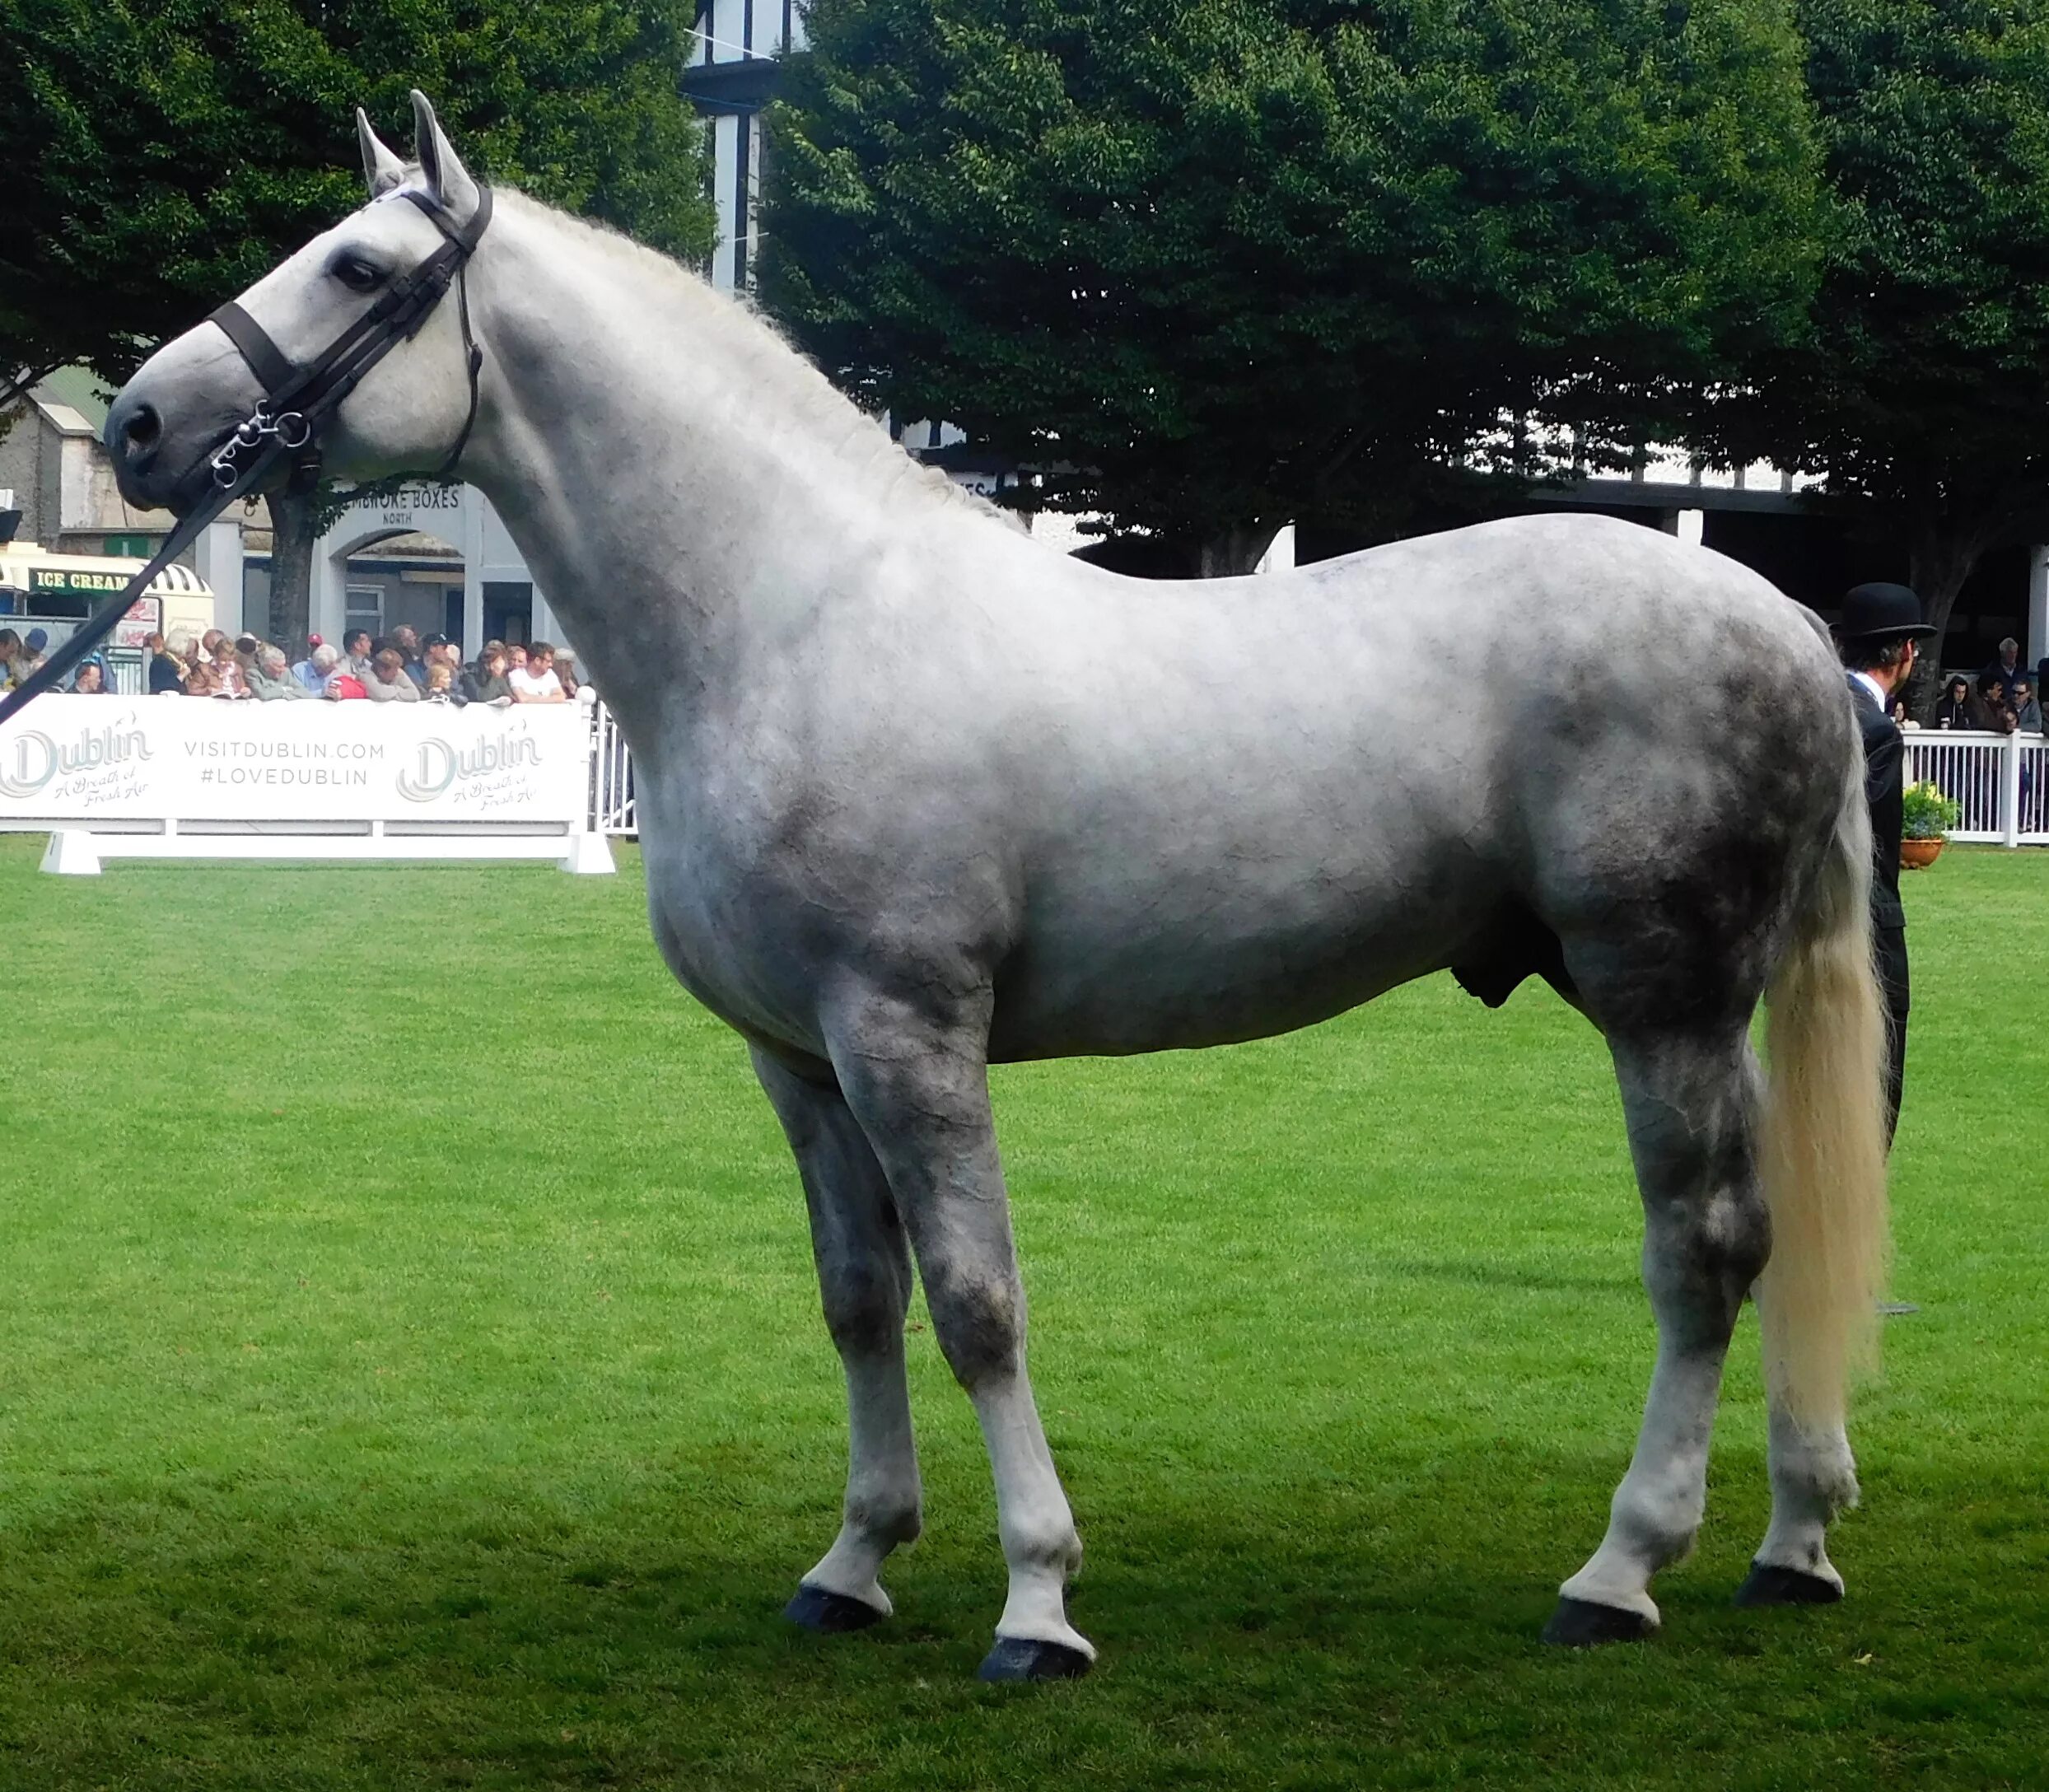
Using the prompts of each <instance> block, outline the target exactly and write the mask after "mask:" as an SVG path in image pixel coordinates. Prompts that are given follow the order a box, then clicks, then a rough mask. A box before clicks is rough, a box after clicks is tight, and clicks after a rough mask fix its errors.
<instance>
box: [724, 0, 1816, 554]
mask: <svg viewBox="0 0 2049 1792" xmlns="http://www.w3.org/2000/svg"><path fill="white" fill-rule="evenodd" d="M809 17H810V44H811V48H810V53H809V54H808V55H807V56H804V57H800V58H796V59H795V60H794V62H793V63H792V66H791V68H790V70H789V72H788V75H787V77H786V82H785V85H784V89H783V95H782V99H781V100H780V101H779V102H778V105H777V109H776V111H775V113H774V114H773V117H772V156H771V158H770V161H769V172H770V180H771V187H770V195H769V207H768V217H767V228H766V245H765V250H764V256H763V282H764V287H763V290H764V294H765V296H766V298H767V300H768V304H769V306H770V307H771V308H772V310H775V311H777V313H778V314H779V315H781V316H782V319H783V320H785V321H786V323H787V324H788V325H789V327H790V328H791V330H792V332H793V333H794V334H796V337H797V338H799V340H800V342H801V343H803V344H804V346H805V348H808V349H809V350H810V352H812V353H813V354H814V356H815V357H817V358H818V359H819V362H820V363H821V365H823V366H824V367H825V368H826V370H827V371H828V373H830V374H831V375H833V377H834V378H836V379H837V380H839V381H840V382H841V383H842V385H845V386H846V387H847V388H848V389H849V390H852V391H853V392H854V393H855V394H857V395H858V396H860V397H861V399H864V400H865V401H866V402H867V403H869V404H871V405H873V406H875V407H876V408H882V407H887V408H889V409H890V410H891V411H892V412H894V413H895V414H897V415H898V416H900V417H907V418H915V417H942V418H947V419H949V420H950V421H952V422H956V423H958V424H959V425H961V426H962V427H964V428H965V429H967V430H968V432H969V433H970V434H971V435H972V436H977V437H980V438H983V439H986V440H987V441H989V442H991V443H992V444H993V445H995V446H996V447H998V448H1000V449H1001V450H1005V451H1006V452H1008V453H1010V454H1013V455H1016V456H1017V457H1019V458H1020V460H1024V461H1026V462H1029V463H1033V464H1038V465H1039V466H1041V467H1043V468H1046V469H1048V472H1047V474H1046V476H1045V482H1044V484H1043V488H1041V491H1040V492H1039V493H1038V494H1036V496H1037V497H1039V498H1040V499H1041V500H1042V501H1043V502H1045V503H1047V504H1048V505H1049V506H1053V507H1055V508H1060V509H1067V510H1097V511H1104V512H1107V513H1109V516H1111V517H1112V518H1113V519H1114V520H1115V522H1116V524H1117V525H1118V526H1120V527H1122V528H1130V529H1137V530H1144V531H1150V532H1151V533H1153V534H1158V535H1161V536H1165V537H1168V538H1172V539H1177V540H1180V541H1183V542H1188V543H1193V544H1200V545H1199V548H1197V550H1196V551H1195V552H1193V553H1191V556H1190V561H1191V565H1192V567H1196V568H1199V569H1200V570H1202V571H1204V572H1229V571H1235V570H1244V569H1245V568H1246V567H1249V565H1250V564H1251V563H1252V562H1254V561H1256V560H1257V559H1258V556H1259V554H1260V553H1261V552H1262V551H1263V549H1264V548H1265V546H1266V544H1267V541H1268V540H1269V539H1271V536H1272V531H1273V530H1274V528H1275V527H1276V526H1277V525H1279V524H1280V523H1281V522H1284V521H1286V520H1287V519H1288V518H1290V517H1291V516H1295V515H1297V514H1299V513H1302V512H1305V511H1307V512H1314V513H1315V514H1318V515H1319V516H1323V517H1325V518H1328V519H1331V520H1340V519H1344V520H1355V521H1364V522H1366V523H1367V524H1368V525H1377V526H1380V527H1383V528H1387V529H1392V528H1393V527H1395V526H1397V525H1398V522H1399V520H1400V517H1401V516H1402V515H1403V514H1404V513H1405V512H1406V511H1407V508H1408V507H1409V506H1412V504H1414V503H1415V502H1417V501H1418V500H1419V499H1420V498H1421V497H1424V496H1425V495H1426V493H1428V492H1430V491H1431V489H1432V488H1436V487H1440V486H1442V485H1444V484H1445V483H1447V482H1448V481H1450V480H1453V479H1455V478H1456V477H1457V472H1456V469H1458V468H1459V466H1460V465H1461V464H1464V463H1469V462H1471V461H1472V460H1473V459H1474V458H1475V457H1476V456H1477V457H1479V458H1481V459H1483V460H1486V461H1487V462H1488V463H1489V464H1505V465H1513V466H1517V467H1520V468H1521V469H1524V470H1526V471H1533V470H1538V469H1540V468H1541V466H1542V464H1543V454H1542V452H1541V451H1540V450H1539V449H1538V447H1536V446H1534V445H1535V444H1537V443H1538V442H1540V441H1542V439H1543V438H1542V436H1541V434H1538V433H1533V434H1529V435H1527V436H1522V437H1520V438H1519V439H1517V440H1513V441H1511V440H1510V439H1509V438H1508V437H1506V436H1503V435H1502V434H1501V425H1502V422H1503V419H1504V418H1505V417H1506V416H1509V415H1511V414H1513V415H1516V416H1520V417H1524V418H1529V419H1533V420H1535V421H1538V422H1544V421H1549V422H1556V423H1558V424H1560V425H1561V426H1567V427H1571V426H1578V427H1583V428H1585V430H1586V431H1588V432H1590V433H1591V434H1592V435H1594V436H1597V437H1599V439H1603V440H1610V439H1613V440H1627V439H1641V431H1642V430H1643V429H1644V428H1645V427H1648V423H1647V420H1648V419H1656V418H1662V417H1664V416H1666V415H1667V414H1669V412H1670V410H1671V408H1672V405H1673V393H1674V391H1675V390H1677V389H1678V388H1679V387H1680V386H1682V385H1683V384H1684V383H1685V382H1687V381H1688V380H1692V381H1701V380H1711V379H1715V378H1718V377H1727V376H1728V375H1729V372H1730V371H1731V370H1733V369H1734V367H1736V366H1740V365H1741V364H1742V363H1743V361H1744V360H1745V358H1746V357H1748V355H1750V354H1752V353H1753V352H1755V351H1756V350H1757V348H1760V347H1761V346H1762V345H1765V344H1768V343H1773V342H1776V341H1777V340H1779V339H1780V338H1781V337H1783V336H1784V335H1785V334H1787V333H1788V332H1789V331H1790V330H1791V329H1795V328H1796V327H1797V326H1798V324H1799V320H1800V319H1801V317H1802V315H1803V310H1804V305H1805V302H1806V301H1807V299H1808V296H1809V293H1810V292H1811V290H1812V286H1813V274H1814V268H1815V264H1816V259H1817V255H1818V243H1817V241H1816V234H1815V230H1814V221H1813V215H1812V214H1813V195H1814V169H1813V155H1812V152H1811V148H1810V146H1809V139H1808V135H1807V129H1806V120H1805V112H1804V103H1803V100H1802V96H1801V93H1800V90H1799V46H1798V42H1797V40H1796V39H1795V36H1794V35H1793V33H1792V31H1791V29H1790V22H1789V21H1788V19H1787V17H1786V16H1785V13H1784V12H1783V10H1782V8H1781V4H1780V0H1693V3H1692V4H1690V5H1689V4H1686V3H1683V0H1673V3H1671V4H1669V5H1665V6H1641V5H1631V4H1624V3H1622V0H1524V3H1522V4H1519V5H1502V6H1488V7H1450V6H1445V5H1443V4H1441V3H1440V0H1366V3H1363V4H1362V3H1358V0H814V5H813V7H812V9H811V12H810V16H809Z"/></svg>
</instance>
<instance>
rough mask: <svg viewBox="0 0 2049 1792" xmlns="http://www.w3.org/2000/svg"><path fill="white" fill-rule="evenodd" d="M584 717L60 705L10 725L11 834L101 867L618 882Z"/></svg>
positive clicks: (79, 867) (6, 813)
mask: <svg viewBox="0 0 2049 1792" xmlns="http://www.w3.org/2000/svg"><path fill="white" fill-rule="evenodd" d="M594 730H595V724H594V723H593V721H592V720H591V717H590V715H589V714H588V713H587V712H586V709H585V708H584V707H582V706H579V705H570V704H557V705H533V704H520V705H516V706H514V707H511V708H504V709H501V708H497V707H492V706H491V705H488V704H481V703H472V704H470V705H469V707H466V708H456V707H452V706H450V705H448V704H444V703H408V704H405V705H404V706H399V705H395V704H384V703H375V704H373V703H362V702H357V703H323V702H276V703H253V702H208V701H206V700H203V699H201V698H191V697H139V698H124V697H119V696H94V697H82V696H73V695H70V694H66V693H53V694H52V695H50V696H48V697H45V698H42V699H40V701H39V702H37V703H36V704H35V706H34V707H32V708H30V709H29V710H27V711H26V712H24V713H23V714H22V715H21V716H17V717H16V718H15V719H14V720H13V721H11V722H9V723H8V725H7V727H6V728H5V729H4V730H0V829H6V830H9V831H14V832H35V833H45V832H46V833H49V837H50V844H49V851H48V852H47V853H46V854H45V855H44V861H43V866H44V870H51V871H71V872H85V873H91V872H94V871H97V870H99V869H100V861H101V860H102V859H106V858H152V859H170V858H180V859H549V860H553V861H555V862H556V863H558V864H559V865H560V866H562V869H563V870H572V871H609V870H611V869H612V856H611V852H610V848H609V846H608V844H607V842H606V841H605V839H604V836H603V835H602V834H601V833H597V832H595V830H594V829H593V828H592V827H591V801H592V792H593V790H594V788H595V779H594V775H593V771H592V761H593V758H594V754H593V750H592V748H593V735H594Z"/></svg>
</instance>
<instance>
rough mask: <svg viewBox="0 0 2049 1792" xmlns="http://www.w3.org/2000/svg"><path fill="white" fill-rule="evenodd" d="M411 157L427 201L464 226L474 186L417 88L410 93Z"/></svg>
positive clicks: (472, 209)
mask: <svg viewBox="0 0 2049 1792" xmlns="http://www.w3.org/2000/svg"><path fill="white" fill-rule="evenodd" d="M413 159H414V160H415V161H418V163H419V165H420V173H421V175H422V177H423V178H424V179H425V180H426V182H427V194H428V197H429V198H432V199H433V200H435V201H436V203H438V204H439V205H440V206H441V209H442V210H443V211H445V212H447V213H448V215H449V216H450V217H451V218H453V219H454V220H455V222H456V223H457V224H466V223H468V222H469V219H470V216H471V214H472V213H474V212H475V211H476V209H477V183H476V182H475V181H474V180H471V179H470V178H469V170H468V169H467V168H465V167H464V166H463V165H462V160H461V158H460V156H457V155H456V153H455V146H454V145H453V144H452V143H450V142H449V140H448V133H446V131H444V130H442V128H441V120H440V119H437V118H436V117H435V116H434V108H433V107H432V105H430V104H428V102H427V96H426V95H425V94H423V93H422V92H421V91H420V90H419V89H418V87H415V88H414V89H413Z"/></svg>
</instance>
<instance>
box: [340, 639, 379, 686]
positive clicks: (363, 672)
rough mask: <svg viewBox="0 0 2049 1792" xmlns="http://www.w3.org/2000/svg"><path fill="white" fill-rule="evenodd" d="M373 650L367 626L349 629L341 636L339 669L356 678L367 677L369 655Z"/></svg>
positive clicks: (368, 674) (368, 672)
mask: <svg viewBox="0 0 2049 1792" xmlns="http://www.w3.org/2000/svg"><path fill="white" fill-rule="evenodd" d="M372 651H374V650H373V649H372V647H371V642H370V631H369V630H368V629H367V628H352V629H350V630H349V632H348V633H347V634H345V635H343V637H342V667H341V670H343V671H344V672H347V673H348V674H350V676H351V677H352V678H355V679H366V678H368V677H369V676H370V657H371V653H372Z"/></svg>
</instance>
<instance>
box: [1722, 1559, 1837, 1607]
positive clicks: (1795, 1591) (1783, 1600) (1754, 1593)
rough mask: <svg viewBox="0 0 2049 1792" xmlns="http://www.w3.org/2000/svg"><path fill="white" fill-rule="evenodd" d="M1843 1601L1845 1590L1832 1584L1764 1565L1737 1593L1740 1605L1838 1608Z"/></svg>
mask: <svg viewBox="0 0 2049 1792" xmlns="http://www.w3.org/2000/svg"><path fill="white" fill-rule="evenodd" d="M1841 1598H1842V1589H1841V1587H1840V1586H1838V1585H1837V1584H1836V1583H1835V1582H1834V1581H1832V1580H1823V1579H1822V1577H1821V1576H1820V1575H1810V1574H1803V1573H1802V1572H1801V1571H1800V1570H1799V1569H1797V1568H1774V1567H1771V1566H1769V1565H1768V1564H1767V1563H1764V1562H1761V1561H1757V1562H1753V1563H1752V1564H1751V1565H1750V1578H1749V1579H1748V1580H1746V1581H1744V1582H1743V1584H1742V1585H1741V1586H1740V1587H1739V1588H1737V1589H1736V1603H1737V1604H1739V1605H1834V1604H1836V1603H1838V1602H1839V1601H1840V1600H1841Z"/></svg>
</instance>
